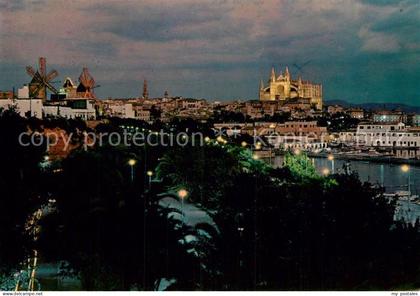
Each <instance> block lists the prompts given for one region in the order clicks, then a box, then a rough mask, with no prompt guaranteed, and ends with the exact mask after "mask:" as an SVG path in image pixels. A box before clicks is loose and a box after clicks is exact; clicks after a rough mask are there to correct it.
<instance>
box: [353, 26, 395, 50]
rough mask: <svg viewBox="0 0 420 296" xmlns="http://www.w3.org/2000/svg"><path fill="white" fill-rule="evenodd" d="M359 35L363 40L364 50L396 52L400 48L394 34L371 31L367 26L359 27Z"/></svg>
mask: <svg viewBox="0 0 420 296" xmlns="http://www.w3.org/2000/svg"><path fill="white" fill-rule="evenodd" d="M359 37H360V38H361V39H362V40H363V45H362V50H364V51H373V52H397V51H399V50H400V49H401V46H400V44H399V43H398V39H397V38H396V36H393V35H388V34H386V33H383V32H373V31H371V30H370V29H369V28H367V27H363V28H361V29H360V31H359Z"/></svg>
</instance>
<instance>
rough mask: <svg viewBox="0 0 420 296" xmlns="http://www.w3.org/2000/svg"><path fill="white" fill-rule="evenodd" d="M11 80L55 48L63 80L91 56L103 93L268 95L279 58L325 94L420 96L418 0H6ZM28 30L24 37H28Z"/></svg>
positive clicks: (53, 61)
mask: <svg viewBox="0 0 420 296" xmlns="http://www.w3.org/2000/svg"><path fill="white" fill-rule="evenodd" d="M0 8H1V9H2V11H3V12H4V13H2V14H1V18H0V23H1V27H2V30H0V40H1V41H2V44H3V46H2V47H1V51H0V56H1V62H0V72H1V79H0V88H1V89H2V90H4V89H11V88H12V87H16V88H18V87H20V86H21V85H22V84H23V83H28V82H29V80H30V79H29V77H28V76H27V74H26V73H25V66H27V65H32V66H35V65H36V61H37V58H38V57H39V56H45V57H46V58H47V60H48V67H49V69H57V70H58V72H59V73H60V76H59V78H58V79H59V80H61V81H64V79H65V78H66V77H67V76H69V77H71V78H72V79H75V78H76V77H78V75H79V74H80V71H81V69H82V68H83V67H84V66H87V67H88V68H89V70H90V71H91V73H92V75H93V76H94V77H95V80H96V81H98V83H99V84H100V85H101V87H100V88H98V89H97V90H96V93H97V94H98V97H101V98H106V97H108V96H110V97H138V96H140V95H141V92H142V87H143V80H144V79H147V80H148V81H149V91H150V96H151V97H159V96H160V97H161V96H163V93H164V92H165V91H166V90H168V92H169V94H170V95H180V96H184V97H202V98H206V99H222V100H232V99H237V98H243V99H257V98H258V90H259V82H260V79H261V78H263V79H264V80H265V79H266V76H267V73H268V72H269V71H270V69H271V67H272V66H274V67H276V68H279V69H280V68H284V67H285V66H289V69H290V72H291V73H292V75H293V76H298V75H302V76H303V77H304V78H305V79H308V80H313V81H317V82H320V83H322V84H323V85H324V98H325V100H347V101H349V102H351V103H363V102H375V103H382V102H394V103H404V104H407V105H414V106H419V105H420V100H419V96H420V94H419V91H418V89H417V83H418V82H417V80H418V76H419V73H420V63H419V60H420V34H418V32H417V26H418V23H419V19H420V4H419V3H418V1H410V0H408V1H398V2H397V3H394V1H373V0H371V1H367V0H363V1H354V2H350V1H340V0H327V1H245V2H242V3H241V4H238V3H237V2H236V1H203V2H201V3H199V4H197V3H194V1H190V0H179V1H171V2H170V3H164V2H162V3H160V2H156V1H143V2H142V3H137V2H135V1H128V2H125V3H124V4H122V3H121V2H119V1H108V2H107V3H106V4H101V3H100V2H99V1H96V0H95V1H72V2H71V5H67V2H64V1H54V2H52V1H48V2H47V1H42V0H37V1H29V0H28V1H24V0H21V1H14V2H12V3H7V2H6V1H3V0H2V1H0ZM22 40H24V42H23V41H22Z"/></svg>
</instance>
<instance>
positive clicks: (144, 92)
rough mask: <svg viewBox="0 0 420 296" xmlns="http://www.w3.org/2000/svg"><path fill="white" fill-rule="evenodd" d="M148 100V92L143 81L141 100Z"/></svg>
mask: <svg viewBox="0 0 420 296" xmlns="http://www.w3.org/2000/svg"><path fill="white" fill-rule="evenodd" d="M148 98H149V91H148V89H147V80H146V79H145V80H144V81H143V99H148Z"/></svg>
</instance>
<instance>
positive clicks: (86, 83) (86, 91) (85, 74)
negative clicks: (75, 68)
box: [76, 68, 99, 99]
mask: <svg viewBox="0 0 420 296" xmlns="http://www.w3.org/2000/svg"><path fill="white" fill-rule="evenodd" d="M97 87H99V85H96V82H95V79H93V77H92V75H90V73H89V70H88V68H83V71H82V74H80V76H79V86H78V87H77V89H76V93H77V96H78V97H80V98H88V99H95V98H96V96H95V94H94V92H93V90H94V89H95V88H97Z"/></svg>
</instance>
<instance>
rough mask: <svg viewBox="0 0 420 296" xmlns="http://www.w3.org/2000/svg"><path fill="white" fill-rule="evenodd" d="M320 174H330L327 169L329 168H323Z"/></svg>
mask: <svg viewBox="0 0 420 296" xmlns="http://www.w3.org/2000/svg"><path fill="white" fill-rule="evenodd" d="M322 174H323V175H324V176H328V175H329V174H330V170H329V169H327V168H324V169H323V170H322Z"/></svg>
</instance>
